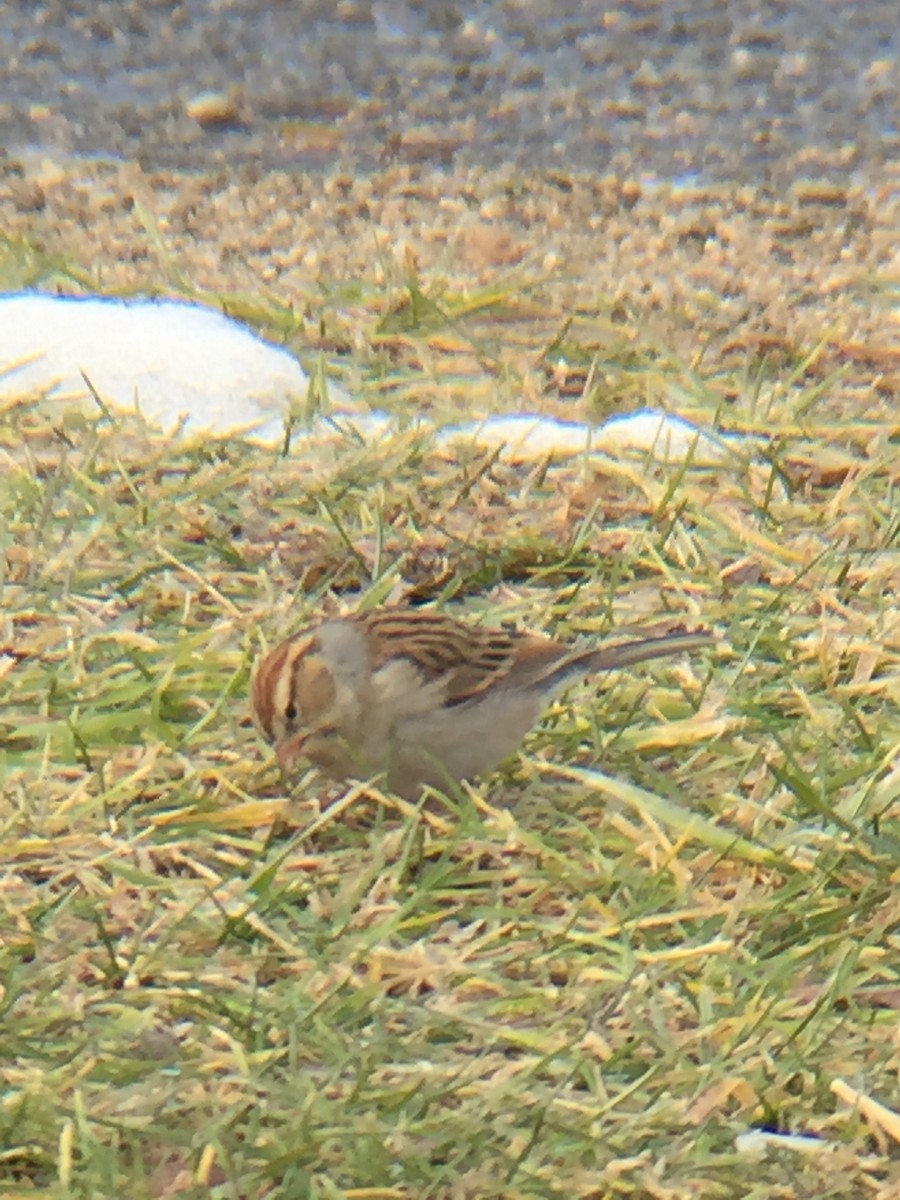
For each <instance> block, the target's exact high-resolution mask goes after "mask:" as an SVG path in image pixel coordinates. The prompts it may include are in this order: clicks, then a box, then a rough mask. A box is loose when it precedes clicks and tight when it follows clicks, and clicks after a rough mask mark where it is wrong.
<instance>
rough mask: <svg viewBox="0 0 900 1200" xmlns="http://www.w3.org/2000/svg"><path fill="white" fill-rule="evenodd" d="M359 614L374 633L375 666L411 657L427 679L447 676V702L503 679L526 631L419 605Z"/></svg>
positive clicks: (460, 699) (468, 696) (479, 691)
mask: <svg viewBox="0 0 900 1200" xmlns="http://www.w3.org/2000/svg"><path fill="white" fill-rule="evenodd" d="M355 619H356V620H359V621H362V622H364V624H365V626H366V629H367V632H368V634H369V637H370V642H369V644H370V647H371V653H372V668H373V670H376V671H377V670H379V669H380V668H381V667H383V666H384V665H385V663H386V662H388V661H389V660H390V659H391V658H395V657H397V656H398V655H400V656H403V657H405V658H408V659H410V661H412V662H414V663H415V664H416V666H417V667H418V668H419V669H420V670H421V672H422V674H423V675H424V676H425V678H426V679H427V680H429V681H437V680H442V681H443V682H444V684H445V687H446V691H445V696H446V700H445V703H447V704H448V705H454V704H464V703H465V702H466V701H468V700H472V699H475V698H476V697H478V696H480V695H482V694H483V693H484V691H485V690H486V689H487V688H488V687H490V686H491V685H492V684H496V683H497V682H498V681H500V680H502V679H504V678H505V677H506V676H507V675H508V674H509V672H510V670H511V668H512V667H513V665H514V663H515V662H516V652H517V648H518V647H519V646H520V645H521V642H522V640H523V637H524V636H526V635H522V634H517V633H507V632H505V631H503V630H498V629H479V628H478V627H477V626H473V625H464V624H462V622H460V621H457V620H455V619H454V618H453V617H449V616H447V615H445V614H444V613H435V612H431V611H421V612H420V611H418V610H416V609H386V610H383V611H379V612H374V611H373V612H369V613H361V614H359V616H357V617H356V618H355ZM529 640H530V639H529Z"/></svg>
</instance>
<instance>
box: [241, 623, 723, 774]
mask: <svg viewBox="0 0 900 1200" xmlns="http://www.w3.org/2000/svg"><path fill="white" fill-rule="evenodd" d="M712 640H713V639H712V636H711V635H710V634H709V633H706V632H702V631H701V632H696V633H690V632H687V631H686V630H681V629H676V630H672V631H669V632H667V633H664V634H662V635H657V636H652V637H645V638H641V639H638V640H636V641H627V642H620V643H619V644H618V645H612V646H603V647H599V648H598V647H596V646H594V647H590V646H588V647H573V646H566V645H564V644H562V643H561V642H556V641H554V640H553V639H552V638H549V637H545V636H543V635H542V634H537V633H510V632H507V631H505V630H500V629H483V628H478V627H476V626H472V625H467V624H463V622H461V621H457V620H455V619H454V618H453V617H448V616H446V615H444V614H443V613H437V612H431V611H422V610H420V609H406V608H396V609H392V608H384V609H379V610H373V611H371V612H365V613H359V614H356V615H354V616H347V617H337V618H334V619H331V620H326V621H323V622H321V623H320V624H317V625H313V626H311V627H310V628H309V629H306V630H304V631H303V632H302V633H298V634H297V635H296V636H294V637H292V638H291V639H290V640H289V641H286V642H283V643H282V644H281V645H280V646H277V647H276V648H275V649H274V650H272V651H271V653H269V654H268V655H266V657H265V658H264V659H263V660H262V662H261V663H260V664H259V666H258V668H257V671H256V674H255V676H254V679H253V696H252V705H253V716H254V720H255V722H256V724H257V726H258V728H259V729H260V731H261V732H262V733H263V735H264V736H265V737H266V739H267V740H268V741H270V742H273V743H274V744H275V749H276V753H277V755H278V760H279V762H280V763H281V765H282V768H284V769H285V770H288V769H290V768H291V767H292V766H293V765H294V763H295V762H296V760H297V759H299V758H301V757H302V758H306V759H308V760H309V761H310V762H312V763H314V764H315V765H316V766H317V767H319V768H320V770H321V771H323V772H324V774H326V775H328V776H330V777H331V778H333V779H339V780H343V779H351V778H353V779H368V778H370V777H371V776H372V775H375V774H377V773H380V772H385V773H386V776H387V784H388V786H389V787H390V788H391V789H392V790H393V791H395V792H397V793H398V794H400V795H403V796H408V797H415V796H416V795H417V794H418V792H419V790H420V789H421V787H422V786H423V785H425V784H433V785H435V786H437V787H446V786H447V784H448V782H450V781H452V780H459V779H470V778H471V777H472V776H474V775H480V774H482V773H483V772H485V771H490V770H491V769H492V768H493V767H495V766H497V764H498V763H500V762H502V761H503V759H504V758H506V757H507V756H508V755H509V754H511V753H512V752H513V750H515V748H516V747H517V746H518V744H519V743H520V742H521V740H522V738H523V737H524V736H525V734H526V733H527V732H528V730H529V729H530V728H531V726H532V725H534V724H535V723H536V722H537V720H538V718H539V717H540V715H541V713H542V712H543V710H544V708H545V707H546V706H547V705H548V704H549V702H550V700H551V699H552V698H553V697H554V696H555V695H557V693H559V692H561V691H562V690H563V689H564V688H565V687H566V686H567V685H568V684H570V683H571V682H573V681H574V680H575V679H578V678H579V677H581V676H584V675H587V674H589V673H592V672H594V671H606V670H610V669H613V668H618V667H628V666H631V665H632V664H633V663H638V662H642V661H643V660H644V659H648V658H656V657H658V656H660V655H665V654H678V653H680V652H681V651H686V650H698V649H700V648H701V647H703V646H708V645H710V644H711V643H712Z"/></svg>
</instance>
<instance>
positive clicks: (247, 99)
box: [0, 0, 900, 185]
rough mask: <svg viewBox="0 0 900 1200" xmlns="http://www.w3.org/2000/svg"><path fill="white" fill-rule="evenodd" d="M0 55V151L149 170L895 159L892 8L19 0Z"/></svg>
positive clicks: (773, 177)
mask: <svg viewBox="0 0 900 1200" xmlns="http://www.w3.org/2000/svg"><path fill="white" fill-rule="evenodd" d="M0 55H2V57H3V58H4V59H5V60H6V62H5V72H4V74H5V84H6V86H5V88H4V93H5V94H0V144H5V145H6V146H7V148H9V149H10V150H11V151H13V152H15V151H18V150H19V149H21V148H22V147H30V146H42V147H50V148H53V149H54V150H55V151H56V152H66V153H78V154H89V155H97V154H113V155H117V156H121V157H123V158H126V159H133V160H137V161H139V162H140V163H141V164H142V166H144V167H145V168H146V169H156V168H159V167H179V168H195V169H196V168H200V167H211V166H215V165H216V164H229V165H233V164H235V163H237V162H253V163H254V164H256V165H257V166H264V167H270V166H271V167H278V166H281V167H285V168H290V169H296V168H310V167H335V166H338V165H340V166H342V167H344V168H352V169H354V170H377V169H380V168H381V167H383V166H384V165H385V164H388V163H390V162H392V161H395V160H399V161H401V162H402V161H406V162H421V163H430V164H432V165H437V166H443V167H454V168H457V169H459V168H467V167H470V166H473V165H477V166H480V167H497V166H499V165H501V164H512V165H514V166H517V167H519V168H520V169H526V168H527V169H534V168H535V167H538V168H541V169H544V170H546V169H553V168H561V169H563V170H567V171H571V170H576V169H582V170H588V171H590V172H592V173H594V174H603V173H606V172H614V173H618V174H629V175H633V174H640V175H642V176H646V175H651V176H655V177H659V178H680V177H682V176H692V175H699V176H700V177H701V178H702V179H703V180H707V181H709V180H727V181H730V182H731V181H737V182H739V183H749V184H753V185H756V184H760V183H767V182H775V183H779V184H784V183H790V182H791V181H792V180H793V179H796V178H801V177H804V176H806V175H808V174H810V173H812V174H816V175H818V174H822V173H826V174H828V175H830V176H831V177H833V178H839V179H846V178H847V177H853V178H857V177H863V178H864V177H867V176H868V175H869V173H870V172H871V171H873V170H875V169H877V168H878V167H879V166H881V165H883V164H886V163H890V162H891V161H893V160H896V159H898V158H900V133H898V55H900V22H898V20H897V5H896V0H866V2H865V3H856V4H852V3H846V2H845V3H839V2H836V0H793V2H783V3H771V4H765V5H760V4H759V3H758V2H757V0H727V2H725V3H723V2H722V0H658V2H654V0H643V2H642V3H635V4H623V5H622V6H621V7H612V6H608V5H605V4H599V3H590V2H588V3H584V0H484V2H482V3H477V2H476V3H457V4H453V3H450V4H448V3H443V2H440V3H438V2H437V0H423V2H420V3H400V2H397V0H383V2H382V3H365V2H364V0H338V2H337V3H334V2H332V0H327V2H325V0H300V2H294V3H284V2H282V3H260V2H259V0H228V2H227V3H218V4H207V3H204V2H201V0H187V2H185V3H181V4H178V3H172V2H171V0H139V2H134V0H132V2H130V3H122V2H121V0H88V2H84V0H82V2H80V3H79V2H78V0H74V2H72V0H45V2H43V3H33V2H32V0H19V3H7V4H4V5H3V7H2V15H0ZM209 92H211V93H214V95H213V96H208V95H204V93H209Z"/></svg>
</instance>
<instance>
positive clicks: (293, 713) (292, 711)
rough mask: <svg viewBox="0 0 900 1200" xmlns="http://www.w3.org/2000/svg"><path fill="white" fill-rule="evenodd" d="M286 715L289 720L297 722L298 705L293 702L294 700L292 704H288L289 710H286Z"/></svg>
mask: <svg viewBox="0 0 900 1200" xmlns="http://www.w3.org/2000/svg"><path fill="white" fill-rule="evenodd" d="M284 715H285V716H286V717H287V719H288V720H289V721H296V720H297V705H296V704H295V703H294V702H293V700H292V701H291V702H290V704H288V706H287V708H286V709H285V710H284Z"/></svg>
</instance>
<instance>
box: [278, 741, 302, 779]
mask: <svg viewBox="0 0 900 1200" xmlns="http://www.w3.org/2000/svg"><path fill="white" fill-rule="evenodd" d="M305 741H306V734H305V733H295V734H294V736H293V737H289V738H288V739H287V740H286V741H284V742H280V743H279V744H278V745H277V746H276V747H275V757H276V758H277V759H278V765H279V766H280V767H281V769H282V771H284V772H285V773H289V772H290V771H292V770H293V769H294V767H296V765H297V761H298V759H300V758H302V757H303V743H304V742H305Z"/></svg>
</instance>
